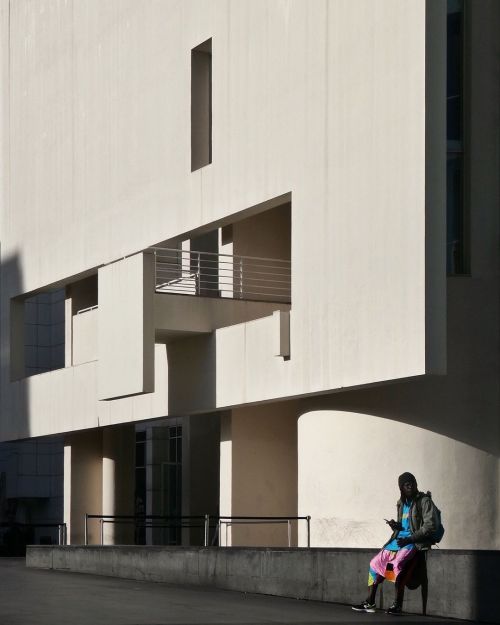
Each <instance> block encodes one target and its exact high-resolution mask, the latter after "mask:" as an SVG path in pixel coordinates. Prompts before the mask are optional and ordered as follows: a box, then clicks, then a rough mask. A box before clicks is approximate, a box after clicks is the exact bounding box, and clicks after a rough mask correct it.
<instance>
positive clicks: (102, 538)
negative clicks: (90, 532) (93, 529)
mask: <svg viewBox="0 0 500 625" xmlns="http://www.w3.org/2000/svg"><path fill="white" fill-rule="evenodd" d="M99 523H100V525H101V546H102V545H104V519H99Z"/></svg>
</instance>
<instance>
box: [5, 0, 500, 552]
mask: <svg viewBox="0 0 500 625" xmlns="http://www.w3.org/2000/svg"><path fill="white" fill-rule="evenodd" d="M0 8H1V37H0V42H1V44H0V45H1V50H0V52H1V55H0V64H1V65H0V67H1V80H2V91H1V102H0V119H1V134H0V143H1V152H0V158H1V181H0V182H1V188H0V191H1V222H0V242H1V250H0V253H1V285H0V288H1V301H0V305H1V310H0V312H1V328H0V332H1V337H0V338H1V353H0V355H1V413H0V437H1V439H2V440H3V441H14V440H21V439H22V440H25V439H37V438H39V437H46V436H52V435H63V436H64V438H65V443H64V521H65V522H66V523H67V524H68V527H69V539H70V541H71V543H73V544H76V543H79V542H82V541H83V516H84V514H85V513H91V514H134V511H135V512H137V506H138V498H139V499H141V498H142V497H144V498H145V499H146V503H145V506H146V507H145V509H146V511H147V513H149V514H167V513H174V512H175V513H176V514H178V513H180V512H181V513H182V514H184V515H202V514H205V513H207V514H210V515H214V516H218V515H222V516H229V517H235V516H248V515H251V516H283V517H295V516H306V515H310V516H311V545H313V546H325V547H326V546H342V547H343V546H345V547H372V546H378V545H380V544H381V543H382V542H383V541H384V539H385V538H386V527H385V524H384V523H383V521H382V519H383V518H384V517H387V515H390V514H391V513H392V511H393V509H394V503H395V500H396V498H397V488H396V478H397V476H398V475H399V474H400V473H401V472H403V471H406V470H410V471H412V472H413V473H414V474H415V475H416V476H417V479H418V481H419V486H420V487H421V488H422V489H423V490H427V489H429V490H431V491H432V492H433V496H434V498H435V500H436V502H437V503H438V504H439V507H440V508H441V509H442V510H443V519H444V523H445V526H446V530H447V531H446V535H445V539H444V541H443V543H442V544H443V546H446V547H449V548H463V549H498V548H499V547H500V544H499V540H500V539H499V536H500V533H499V531H498V530H499V527H498V523H499V521H498V514H497V511H498V507H499V506H500V465H499V455H500V420H499V407H500V405H499V397H500V396H499V380H500V377H499V374H500V369H499V341H498V339H499V328H500V310H499V297H498V293H499V291H498V286H499V267H500V263H499V260H500V259H499V249H498V241H499V232H500V230H499V221H498V219H499V171H500V148H499V141H498V139H499V109H498V101H499V100H500V93H499V85H498V43H497V36H498V27H499V24H500V6H499V4H498V2H496V1H495V0H475V1H474V2H471V1H470V0H465V1H464V2H460V1H459V0H457V1H452V0H449V1H448V2H446V1H445V0H427V1H425V0H406V1H405V2H401V1H400V0H376V1H373V0H355V1H351V0H350V1H349V2H345V1H343V0H320V1H317V2H310V1H308V0H265V1H264V0H262V1H254V0H252V1H250V0H248V1H247V0H241V1H239V2H224V1H222V0H203V1H202V0H188V1H186V2H182V3H178V2H174V1H170V0H163V1H161V2H160V1H155V0H65V1H62V0H40V1H39V2H36V3H33V2H29V1H28V0H10V1H7V0H2V1H1V2H0ZM61 293H62V294H63V295H62V296H61V295H60V294H61ZM35 309H36V311H35ZM34 311H35V312H36V314H35V312H34ZM61 311H62V312H61ZM61 314H62V315H63V319H64V323H62V322H61V319H60V315H61ZM154 420H159V421H158V422H155V421H154ZM179 428H181V429H179ZM179 440H181V441H182V442H179ZM172 441H173V442H172ZM141 445H142V447H141ZM169 445H171V447H169ZM167 447H168V449H167ZM181 452H182V453H181ZM141 454H144V455H141ZM139 460H140V461H141V462H142V464H141V463H140V462H139ZM179 467H180V468H179ZM141 470H143V471H142V472H141ZM174 484H177V487H175V486H173V485H174ZM139 485H140V487H139ZM176 488H177V491H176V490H175V489H176ZM141 489H142V490H141ZM139 491H140V492H141V493H143V496H142V495H141V496H138V493H139ZM174 491H175V492H177V494H178V493H179V492H182V496H181V500H179V501H177V500H176V495H175V492H174ZM464 502H466V503H467V506H466V510H464ZM139 503H140V504H141V505H144V502H139ZM285 533H286V532H285V530H284V529H283V527H282V526H278V525H276V526H271V525H259V526H247V525H241V526H235V527H233V528H232V529H231V530H230V531H229V532H228V534H227V544H233V545H254V544H257V545H260V544H262V545H280V544H284V543H285V538H286V536H285ZM136 539H137V536H136ZM190 539H193V540H195V538H194V534H193V536H191V535H187V534H186V535H184V534H182V536H177V538H175V540H177V541H181V542H182V541H184V542H189V540H190ZM90 540H91V541H94V542H95V541H97V540H98V536H97V526H95V527H94V526H92V527H91V528H90ZM106 540H107V541H108V542H125V541H130V540H132V538H131V537H130V535H127V529H126V528H120V527H119V526H115V527H114V528H109V531H108V530H107V534H106ZM140 540H144V541H152V540H153V537H152V533H150V535H148V536H146V535H144V536H142V535H141V538H140ZM158 540H166V541H167V542H168V540H170V538H165V536H164V537H163V538H159V539H158ZM224 540H226V538H224ZM293 542H294V544H298V545H299V546H303V545H305V544H306V536H305V526H304V525H303V524H299V525H298V526H297V525H294V530H293Z"/></svg>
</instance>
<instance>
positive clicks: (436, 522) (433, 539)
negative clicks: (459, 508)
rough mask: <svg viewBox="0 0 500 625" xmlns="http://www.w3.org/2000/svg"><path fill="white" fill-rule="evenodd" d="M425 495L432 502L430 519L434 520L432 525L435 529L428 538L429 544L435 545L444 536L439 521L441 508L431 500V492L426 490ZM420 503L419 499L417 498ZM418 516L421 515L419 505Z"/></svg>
mask: <svg viewBox="0 0 500 625" xmlns="http://www.w3.org/2000/svg"><path fill="white" fill-rule="evenodd" d="M425 494H426V495H427V497H429V499H430V500H431V503H432V519H433V521H434V527H435V528H436V531H435V532H434V533H433V534H432V535H431V537H430V540H431V544H433V545H436V544H437V543H440V542H441V540H442V538H443V536H444V527H443V524H442V522H441V510H440V509H439V508H438V507H437V506H436V504H435V503H434V502H433V501H432V494H431V492H430V491H429V490H428V491H427V492H426V493H425ZM419 503H420V500H419ZM420 516H422V508H421V507H420Z"/></svg>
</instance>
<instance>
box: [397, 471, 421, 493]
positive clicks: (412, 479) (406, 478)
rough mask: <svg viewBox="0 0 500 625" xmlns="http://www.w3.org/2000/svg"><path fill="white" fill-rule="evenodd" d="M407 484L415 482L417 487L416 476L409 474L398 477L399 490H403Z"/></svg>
mask: <svg viewBox="0 0 500 625" xmlns="http://www.w3.org/2000/svg"><path fill="white" fill-rule="evenodd" d="M406 482H413V484H415V486H416V485H417V480H416V479H415V476H414V475H413V473H408V472H406V473H402V474H401V475H400V476H399V477H398V486H399V490H401V488H402V487H403V484H405V483H406Z"/></svg>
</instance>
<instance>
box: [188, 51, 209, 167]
mask: <svg viewBox="0 0 500 625" xmlns="http://www.w3.org/2000/svg"><path fill="white" fill-rule="evenodd" d="M211 162H212V40H211V39H208V40H207V41H204V42H203V43H202V44H200V45H199V46H196V48H194V49H193V50H191V171H195V170H196V169H200V167H204V166H205V165H208V164H209V163H211Z"/></svg>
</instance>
